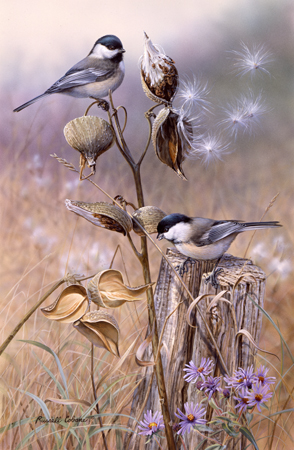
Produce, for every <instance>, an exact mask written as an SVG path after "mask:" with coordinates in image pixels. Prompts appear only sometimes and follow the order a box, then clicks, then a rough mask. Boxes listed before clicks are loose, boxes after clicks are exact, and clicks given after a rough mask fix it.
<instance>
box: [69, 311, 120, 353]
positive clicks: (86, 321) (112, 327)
mask: <svg viewBox="0 0 294 450" xmlns="http://www.w3.org/2000/svg"><path fill="white" fill-rule="evenodd" d="M73 326H74V327H75V328H76V329H77V330H78V331H79V332H80V333H82V334H83V335H84V336H85V337H86V338H87V339H89V341H90V342H92V344H93V345H95V346H96V347H101V348H105V349H106V350H108V351H109V352H110V353H112V354H113V355H115V356H119V350H118V340H119V326H118V324H117V321H116V320H115V318H114V317H113V316H111V315H110V314H108V313H107V312H105V311H101V310H98V311H91V312H89V313H87V314H85V315H84V316H83V317H82V318H81V319H80V320H78V321H77V322H75V323H74V324H73Z"/></svg>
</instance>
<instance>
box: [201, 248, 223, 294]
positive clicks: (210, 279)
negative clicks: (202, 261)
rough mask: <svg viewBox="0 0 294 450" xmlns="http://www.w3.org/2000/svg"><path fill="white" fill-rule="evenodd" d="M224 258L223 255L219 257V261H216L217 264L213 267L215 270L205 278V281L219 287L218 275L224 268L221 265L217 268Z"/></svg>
mask: <svg viewBox="0 0 294 450" xmlns="http://www.w3.org/2000/svg"><path fill="white" fill-rule="evenodd" d="M221 259H222V256H221V257H220V258H218V260H217V262H216V263H215V266H214V268H213V271H212V272H211V273H210V275H209V276H208V277H206V278H205V283H206V284H207V283H211V285H212V286H213V287H214V288H215V289H217V287H218V282H217V279H216V276H217V275H218V274H219V273H220V272H222V271H223V269H222V268H221V267H219V268H217V266H218V264H219V262H220V260H221Z"/></svg>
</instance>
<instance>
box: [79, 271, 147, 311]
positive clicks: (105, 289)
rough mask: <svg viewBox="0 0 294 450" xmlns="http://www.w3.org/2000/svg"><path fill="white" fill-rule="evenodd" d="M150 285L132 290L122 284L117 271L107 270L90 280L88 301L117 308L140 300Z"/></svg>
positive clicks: (121, 278)
mask: <svg viewBox="0 0 294 450" xmlns="http://www.w3.org/2000/svg"><path fill="white" fill-rule="evenodd" d="M152 284H153V283H151V284H146V285H144V286H139V287H134V288H132V287H129V286H127V285H125V284H124V280H123V276H122V273H121V272H120V271H119V270H114V269H107V270H104V271H103V272H99V273H98V274H97V275H95V277H93V278H92V280H91V281H90V282H89V283H88V287H87V291H88V296H89V299H90V300H91V301H93V302H94V303H97V304H98V305H99V306H102V307H103V308H118V307H119V306H121V305H123V304H124V303H125V302H133V301H137V300H142V295H143V294H144V293H145V292H146V290H147V289H148V288H149V287H150V286H152Z"/></svg>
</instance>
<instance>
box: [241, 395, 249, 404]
mask: <svg viewBox="0 0 294 450" xmlns="http://www.w3.org/2000/svg"><path fill="white" fill-rule="evenodd" d="M242 401H243V403H245V405H248V402H249V400H248V398H247V397H243V398H242Z"/></svg>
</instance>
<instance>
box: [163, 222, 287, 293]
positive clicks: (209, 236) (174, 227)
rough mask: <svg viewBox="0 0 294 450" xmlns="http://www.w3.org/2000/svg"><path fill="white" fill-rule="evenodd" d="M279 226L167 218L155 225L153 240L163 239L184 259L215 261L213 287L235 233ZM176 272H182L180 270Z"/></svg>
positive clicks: (271, 223)
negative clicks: (173, 246)
mask: <svg viewBox="0 0 294 450" xmlns="http://www.w3.org/2000/svg"><path fill="white" fill-rule="evenodd" d="M281 226H282V225H280V224H279V222H277V221H274V222H242V221H238V220H213V219H205V218H203V217H188V216H185V215H184V214H170V215H168V216H166V217H164V218H163V219H162V220H161V221H160V222H159V224H158V226H157V231H158V235H157V239H159V240H161V239H167V240H168V241H170V242H172V243H173V244H174V245H175V247H176V249H177V250H179V252H180V253H182V254H183V255H185V256H187V257H188V258H192V259H198V260H213V259H217V263H216V265H215V267H214V269H213V273H212V275H211V277H212V278H211V281H213V284H215V273H216V266H217V265H218V263H219V261H220V259H221V258H222V256H223V254H224V253H225V252H226V251H227V250H228V248H229V247H230V245H231V243H232V242H233V241H234V239H235V238H236V237H237V236H238V234H239V233H243V231H251V230H260V229H264V228H276V227H281ZM184 264H185V263H184ZM180 269H181V271H183V269H184V267H181V268H180Z"/></svg>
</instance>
